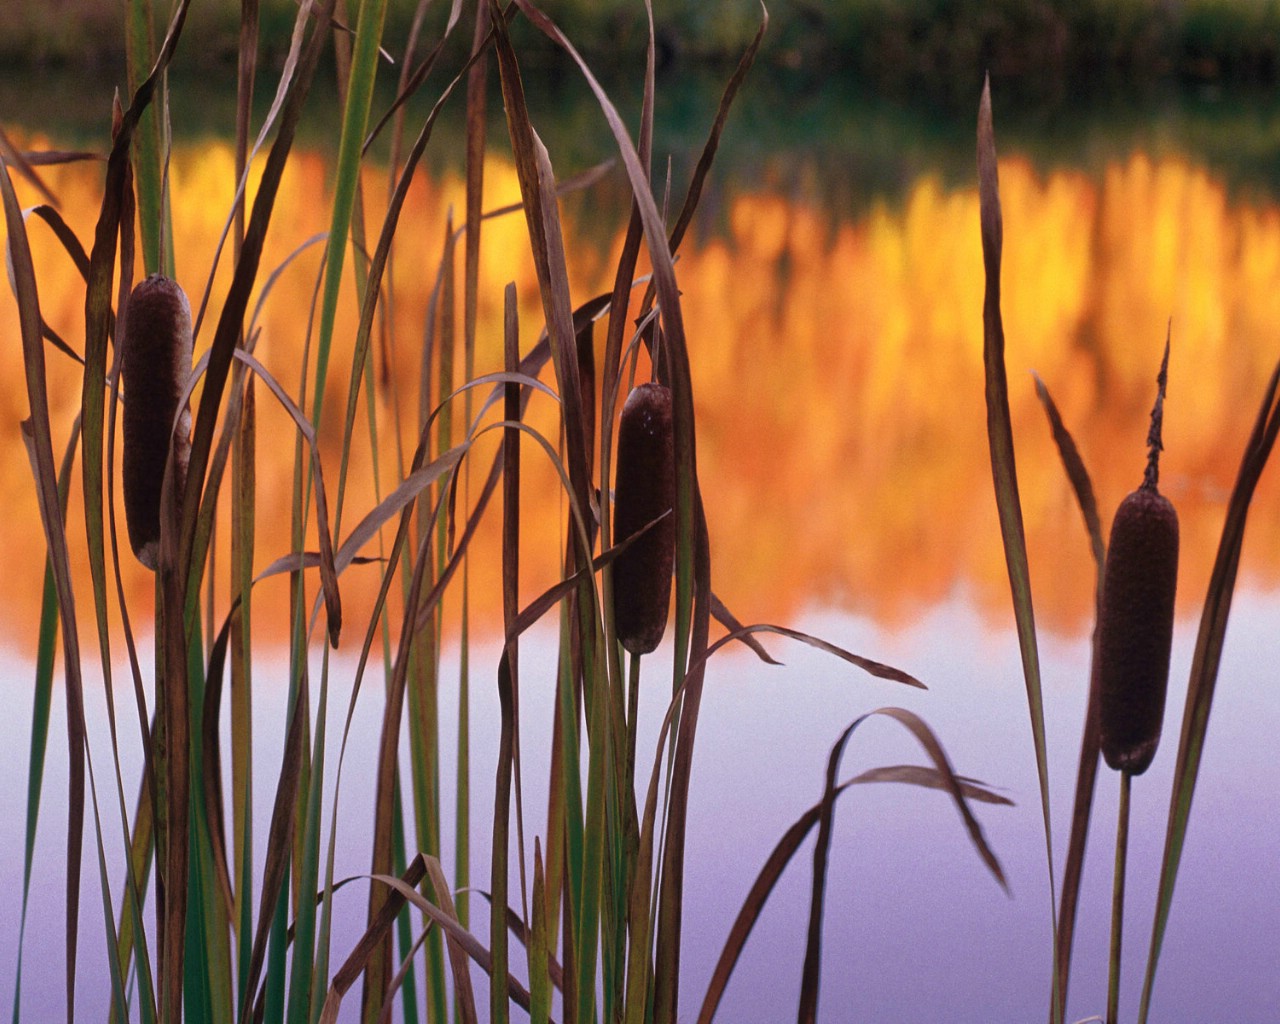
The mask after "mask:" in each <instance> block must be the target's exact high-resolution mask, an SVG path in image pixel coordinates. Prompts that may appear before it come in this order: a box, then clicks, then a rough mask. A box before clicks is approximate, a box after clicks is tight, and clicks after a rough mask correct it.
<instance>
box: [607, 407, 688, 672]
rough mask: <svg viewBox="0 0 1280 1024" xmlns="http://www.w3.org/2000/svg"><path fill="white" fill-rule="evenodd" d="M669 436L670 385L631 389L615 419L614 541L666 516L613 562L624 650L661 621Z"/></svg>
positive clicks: (651, 635)
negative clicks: (618, 415) (616, 427)
mask: <svg viewBox="0 0 1280 1024" xmlns="http://www.w3.org/2000/svg"><path fill="white" fill-rule="evenodd" d="M673 436H674V434H673V423H672V412H671V392H670V391H669V390H668V389H667V388H665V387H663V386H662V385H661V384H642V385H640V387H638V388H636V389H634V390H633V391H632V392H631V394H630V395H628V396H627V401H626V403H625V404H624V405H623V407H622V417H621V421H620V423H619V426H618V473H617V482H616V493H615V504H614V510H613V541H614V543H615V544H618V543H621V542H623V541H625V540H626V539H627V538H628V537H631V536H632V535H633V534H635V533H637V532H639V531H640V530H642V529H644V528H645V527H646V526H648V525H649V524H650V523H653V522H654V520H655V519H658V517H659V516H662V515H663V514H664V513H666V515H665V518H663V519H662V520H661V521H659V522H657V523H655V524H654V525H653V526H652V527H650V528H649V530H648V531H647V532H646V533H645V534H644V535H643V536H642V537H640V538H639V539H638V540H636V541H635V542H634V543H633V544H632V545H631V546H630V547H628V548H627V549H626V550H625V551H623V552H622V553H621V554H620V555H618V557H617V559H615V560H614V563H613V609H614V622H615V624H616V626H617V631H618V639H619V640H620V641H621V642H622V646H623V647H625V648H626V649H627V650H628V651H630V652H631V653H632V654H648V653H649V652H650V651H652V650H653V649H654V648H656V647H657V646H658V644H659V642H661V640H662V634H663V631H664V630H665V629H666V628H667V608H668V606H669V605H670V602H671V570H672V565H673V564H674V560H675V541H676V523H675V493H676V473H675V447H674V443H673Z"/></svg>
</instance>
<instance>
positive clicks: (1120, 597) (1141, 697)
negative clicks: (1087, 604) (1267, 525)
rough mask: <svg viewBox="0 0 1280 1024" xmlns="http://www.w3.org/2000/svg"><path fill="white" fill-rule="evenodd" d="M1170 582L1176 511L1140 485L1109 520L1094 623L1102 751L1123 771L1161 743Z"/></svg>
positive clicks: (1133, 770) (1139, 767) (1173, 582)
mask: <svg viewBox="0 0 1280 1024" xmlns="http://www.w3.org/2000/svg"><path fill="white" fill-rule="evenodd" d="M1177 582H1178V516H1177V513H1176V512H1175V511H1174V509H1173V505H1172V504H1170V502H1169V500H1168V499H1167V498H1165V497H1164V496H1163V495H1162V494H1160V492H1159V491H1157V490H1156V488H1155V487H1154V486H1151V485H1148V484H1144V485H1143V486H1141V487H1139V488H1138V490H1136V491H1134V492H1133V493H1132V494H1130V495H1129V496H1128V497H1127V498H1125V499H1124V501H1122V502H1121V503H1120V507H1119V508H1118V509H1117V510H1116V517H1115V521H1114V522H1113V523H1112V525H1111V542H1110V545H1109V547H1108V549H1107V561H1106V568H1105V570H1104V573H1103V584H1102V608H1101V615H1100V619H1099V623H1098V654H1097V657H1098V686H1099V698H1100V701H1101V703H1100V705H1099V719H1100V723H1101V736H1100V739H1101V745H1102V754H1103V756H1104V757H1105V758H1106V760H1107V764H1108V765H1110V766H1111V767H1112V768H1114V769H1116V770H1117V771H1125V772H1128V773H1129V774H1130V775H1140V774H1142V773H1143V772H1144V771H1146V770H1147V768H1148V766H1149V765H1150V764H1151V761H1152V759H1153V758H1154V757H1155V754H1156V746H1157V745H1158V744H1159V742H1160V726H1161V723H1162V721H1163V719H1164V702H1165V691H1166V690H1167V689H1168V683H1169V648H1170V646H1171V643H1172V640H1173V601H1174V595H1175V592H1176V589H1177Z"/></svg>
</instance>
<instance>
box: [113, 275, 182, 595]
mask: <svg viewBox="0 0 1280 1024" xmlns="http://www.w3.org/2000/svg"><path fill="white" fill-rule="evenodd" d="M191 348H192V341H191V306H190V304H189V303H188V302H187V296H186V294H185V293H184V292H183V290H182V288H181V287H180V286H179V285H178V283H177V282H176V281H173V280H172V279H171V278H168V277H165V276H164V275H163V274H152V275H151V276H150V277H148V278H146V279H145V280H143V281H142V282H140V283H139V284H138V285H137V287H135V288H134V289H133V294H132V295H130V297H129V305H128V312H127V321H126V334H125V338H124V343H123V346H122V366H121V377H122V378H123V381H124V388H125V402H124V510H125V521H126V523H127V524H128V528H129V544H130V546H131V547H132V548H133V553H134V555H136V556H137V558H138V561H139V562H141V563H142V564H143V565H145V566H146V567H147V568H148V569H152V570H154V569H155V568H156V565H157V555H158V552H159V547H160V492H161V489H162V487H163V484H164V472H165V463H166V461H167V460H168V458H169V444H170V436H172V438H173V444H174V452H173V456H174V459H173V472H174V478H173V486H174V487H175V488H177V489H179V490H181V488H182V487H183V485H184V484H185V482H186V475H187V460H188V458H189V456H190V452H191V441H190V433H191V412H190V409H189V408H187V407H186V406H185V405H183V407H182V409H181V412H179V408H178V406H179V403H180V402H181V399H182V392H183V389H184V388H185V387H186V383H187V377H188V376H189V375H190V373H191ZM175 419H176V420H177V423H176V426H175Z"/></svg>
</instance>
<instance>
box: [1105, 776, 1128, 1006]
mask: <svg viewBox="0 0 1280 1024" xmlns="http://www.w3.org/2000/svg"><path fill="white" fill-rule="evenodd" d="M1132 779H1133V776H1132V775H1131V774H1130V773H1129V772H1127V771H1126V772H1121V773H1120V816H1119V820H1118V821H1117V822H1116V873H1115V882H1114V883H1113V885H1112V890H1111V969H1110V976H1109V980H1108V982H1107V1024H1117V1021H1118V1020H1119V1010H1120V944H1121V933H1122V932H1123V930H1124V869H1125V858H1126V855H1127V853H1128V847H1129V784H1130V782H1131V781H1132Z"/></svg>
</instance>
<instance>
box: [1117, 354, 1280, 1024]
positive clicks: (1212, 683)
mask: <svg viewBox="0 0 1280 1024" xmlns="http://www.w3.org/2000/svg"><path fill="white" fill-rule="evenodd" d="M1278 396H1280V364H1277V366H1276V368H1275V370H1273V371H1272V374H1271V379H1270V380H1269V382H1268V384H1267V388H1266V391H1265V393H1264V395H1263V399H1262V404H1261V407H1260V408H1259V410H1258V417H1257V419H1256V420H1255V422H1254V426H1253V431H1252V433H1251V434H1250V436H1249V440H1248V441H1247V442H1246V444H1245V450H1244V455H1243V457H1242V459H1241V462H1240V469H1239V472H1238V473H1237V475H1236V482H1235V486H1234V488H1233V489H1232V492H1231V499H1230V501H1229V502H1228V504H1227V515H1226V521H1225V522H1224V523H1223V527H1222V537H1221V539H1220V540H1219V542H1218V553H1217V556H1216V557H1215V559H1214V564H1213V572H1212V574H1211V575H1210V577H1209V587H1208V592H1207V594H1206V595H1205V602H1204V610H1203V612H1202V613H1201V616H1200V628H1199V632H1198V633H1197V634H1196V645H1195V650H1194V652H1193V653H1192V656H1191V677H1190V680H1189V682H1188V686H1187V702H1186V707H1185V710H1184V712H1183V718H1182V733H1181V736H1180V737H1179V740H1178V756H1177V761H1176V763H1175V765H1174V769H1173V791H1172V793H1171V794H1170V798H1169V822H1168V826H1167V828H1166V831H1165V842H1164V855H1163V857H1162V858H1161V862H1160V883H1159V887H1158V889H1157V894H1156V911H1155V920H1154V923H1153V925H1152V930H1151V948H1150V951H1149V952H1148V954H1147V969H1146V975H1145V978H1144V981H1143V986H1142V1002H1141V1005H1140V1007H1139V1011H1138V1020H1139V1024H1146V1020H1147V1015H1148V1013H1149V1011H1150V1007H1151V995H1152V990H1153V987H1154V985H1155V973H1156V967H1157V965H1158V963H1159V959H1160V949H1161V946H1162V944H1163V942H1164V933H1165V928H1166V927H1167V925H1168V922H1169V910H1170V908H1171V906H1172V904H1173V890H1174V884H1175V882H1176V881H1177V877H1178V866H1179V864H1180V863H1181V860H1182V848H1183V844H1184V843H1185V841H1186V836H1187V824H1188V821H1189V819H1190V816H1191V801H1192V797H1193V796H1194V795H1195V788H1196V778H1197V776H1198V774H1199V771H1200V760H1201V758H1202V757H1203V755H1204V738H1205V733H1206V731H1207V729H1208V726H1209V712H1210V710H1211V709H1212V707H1213V695H1214V691H1215V688H1216V686H1217V682H1218V666H1219V664H1220V663H1221V659H1222V645H1223V641H1224V639H1225V636H1226V632H1227V618H1228V616H1229V615H1230V613H1231V601H1232V598H1233V596H1234V594H1235V583H1236V574H1237V572H1238V570H1239V567H1240V552H1241V548H1242V547H1243V544H1244V529H1245V523H1246V521H1247V519H1248V515H1249V506H1250V505H1251V503H1252V501H1253V493H1254V490H1255V488H1256V487H1257V484H1258V480H1259V478H1260V477H1261V475H1262V471H1263V469H1264V468H1265V467H1266V464H1267V460H1268V459H1269V458H1270V456H1271V449H1272V448H1273V447H1274V446H1275V441H1276V435H1277V434H1278V433H1280V397H1278Z"/></svg>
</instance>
